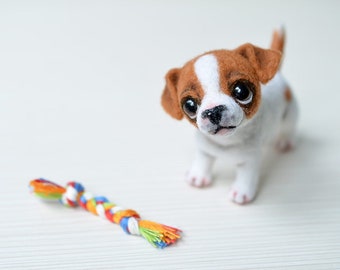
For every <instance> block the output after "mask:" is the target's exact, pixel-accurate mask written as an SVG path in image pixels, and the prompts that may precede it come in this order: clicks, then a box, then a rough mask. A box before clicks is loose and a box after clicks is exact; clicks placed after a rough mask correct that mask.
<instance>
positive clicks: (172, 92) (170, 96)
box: [161, 68, 183, 120]
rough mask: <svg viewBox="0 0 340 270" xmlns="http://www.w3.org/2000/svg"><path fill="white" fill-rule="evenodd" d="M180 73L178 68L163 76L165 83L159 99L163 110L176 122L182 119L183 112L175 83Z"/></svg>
mask: <svg viewBox="0 0 340 270" xmlns="http://www.w3.org/2000/svg"><path fill="white" fill-rule="evenodd" d="M180 73H181V69H179V68H173V69H171V70H169V71H168V73H167V74H166V76H165V82H166V83H165V87H164V90H163V94H162V98H161V103H162V106H163V108H164V110H165V111H166V112H167V113H168V114H170V115H171V116H172V117H173V118H175V119H177V120H181V119H182V118H183V112H182V109H181V107H180V104H179V100H178V93H177V83H178V79H179V76H180Z"/></svg>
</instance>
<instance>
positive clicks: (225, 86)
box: [162, 44, 281, 135]
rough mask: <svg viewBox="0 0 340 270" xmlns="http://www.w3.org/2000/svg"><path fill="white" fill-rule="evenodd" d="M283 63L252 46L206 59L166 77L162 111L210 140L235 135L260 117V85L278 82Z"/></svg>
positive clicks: (212, 54) (277, 55) (273, 54)
mask: <svg viewBox="0 0 340 270" xmlns="http://www.w3.org/2000/svg"><path fill="white" fill-rule="evenodd" d="M280 60H281V53H280V52H278V51H274V50H266V49H261V48H258V47H255V46H253V45H251V44H245V45H242V46H240V47H238V48H237V49H235V50H216V51H211V52H208V53H205V54H202V55H200V56H198V57H196V58H194V59H192V60H191V61H189V62H187V63H186V64H185V65H184V66H183V67H182V68H174V69H171V70H170V71H169V72H168V73H167V75H166V85H165V89H164V91H163V95H162V105H163V108H164V109H165V111H166V112H167V113H169V114H170V115H171V116H172V117H174V118H176V119H178V120H181V119H182V118H183V117H186V118H187V119H188V120H189V121H190V122H191V123H192V124H193V125H195V126H196V127H197V128H198V129H199V130H200V131H201V132H203V133H205V134H210V135H230V134H232V133H233V132H234V131H235V130H236V129H237V128H238V127H239V126H240V125H241V124H242V123H246V122H247V121H249V120H251V119H252V118H253V116H254V115H255V114H256V112H257V111H258V108H259V105H260V102H261V84H265V83H267V82H268V81H269V80H270V79H272V78H273V77H274V75H275V73H276V72H277V70H278V68H279V64H280Z"/></svg>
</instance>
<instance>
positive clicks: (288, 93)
mask: <svg viewBox="0 0 340 270" xmlns="http://www.w3.org/2000/svg"><path fill="white" fill-rule="evenodd" d="M292 99H293V94H292V91H291V90H290V88H289V87H287V88H286V90H285V100H286V101H287V102H290V101H291V100H292Z"/></svg>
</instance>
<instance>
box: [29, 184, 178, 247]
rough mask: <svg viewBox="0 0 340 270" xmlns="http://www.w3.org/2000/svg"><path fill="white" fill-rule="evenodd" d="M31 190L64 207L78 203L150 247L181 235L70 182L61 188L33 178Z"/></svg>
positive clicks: (161, 245) (160, 245)
mask: <svg viewBox="0 0 340 270" xmlns="http://www.w3.org/2000/svg"><path fill="white" fill-rule="evenodd" d="M29 188H30V190H31V192H32V193H34V194H35V195H37V196H38V197H40V198H43V199H48V200H58V201H59V202H60V203H61V204H63V205H64V206H68V207H76V206H78V205H80V206H81V207H82V208H84V209H85V210H87V211H89V212H91V213H93V214H94V215H98V216H100V217H102V218H106V219H108V220H109V221H111V222H113V223H116V224H119V225H120V226H121V227H122V229H123V230H124V231H125V232H126V233H127V234H133V235H140V236H142V237H144V238H145V239H146V240H147V241H148V242H150V243H151V244H152V245H153V246H154V247H157V248H165V247H167V246H169V245H171V244H173V243H175V242H176V241H177V240H178V239H179V238H180V237H181V236H180V233H181V230H179V229H176V228H173V227H169V226H166V225H163V224H158V223H155V222H152V221H148V220H142V219H140V216H139V214H138V213H137V212H136V211H134V210H131V209H127V210H123V209H122V208H121V207H119V206H117V205H115V204H114V203H112V202H109V200H108V199H106V198H105V197H103V196H96V197H94V196H92V194H91V193H89V192H87V191H85V189H84V187H83V186H82V185H81V184H80V183H77V182H70V183H68V184H67V186H66V187H65V188H64V187H62V186H59V185H57V184H55V183H53V182H51V181H48V180H45V179H42V178H40V179H35V180H32V181H31V182H30V184H29Z"/></svg>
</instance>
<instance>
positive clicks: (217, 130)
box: [213, 126, 236, 134]
mask: <svg viewBox="0 0 340 270" xmlns="http://www.w3.org/2000/svg"><path fill="white" fill-rule="evenodd" d="M235 128H236V126H227V127H224V126H217V128H216V129H215V130H214V131H213V133H214V134H217V133H218V132H219V131H221V130H222V129H227V130H232V129H235Z"/></svg>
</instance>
